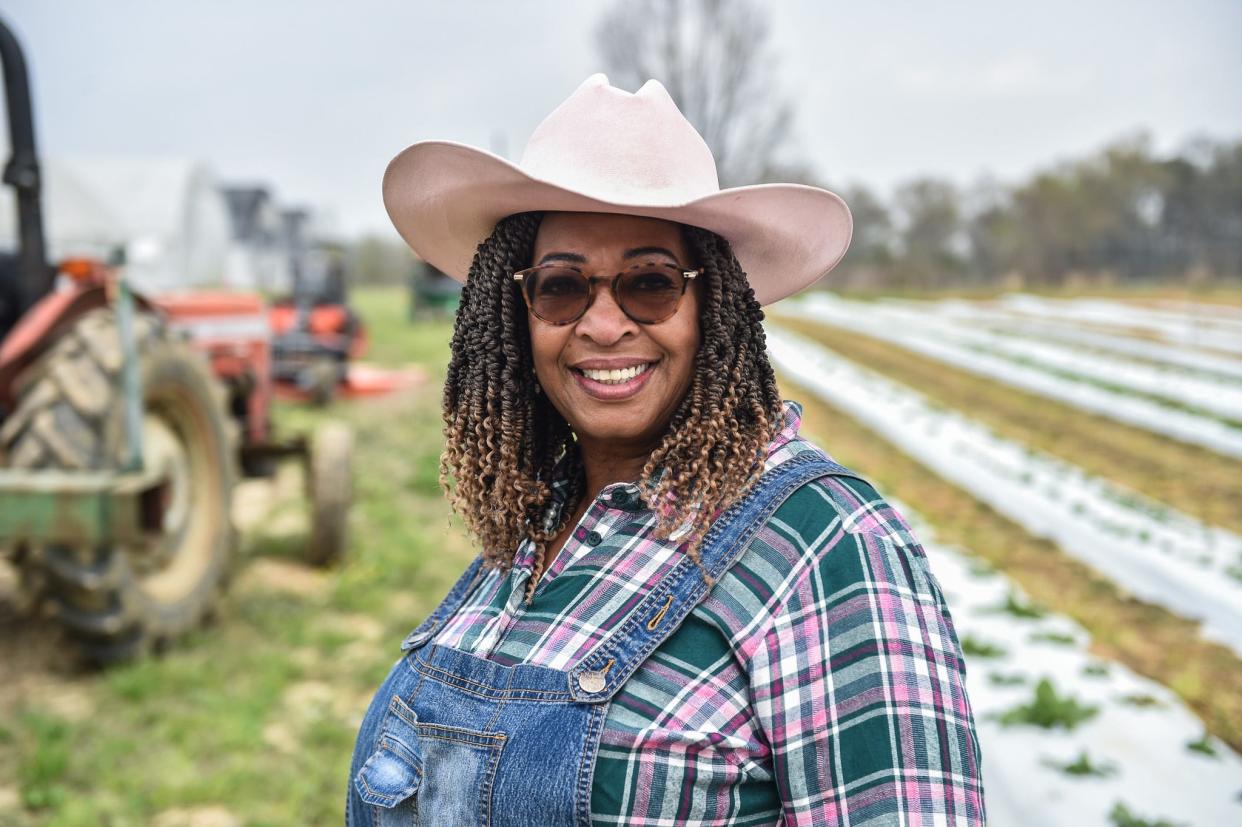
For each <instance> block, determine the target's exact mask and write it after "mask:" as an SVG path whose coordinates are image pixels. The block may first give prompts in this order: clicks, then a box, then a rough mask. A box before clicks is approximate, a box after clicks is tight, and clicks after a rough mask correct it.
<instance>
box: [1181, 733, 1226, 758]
mask: <svg viewBox="0 0 1242 827" xmlns="http://www.w3.org/2000/svg"><path fill="white" fill-rule="evenodd" d="M1186 749H1188V750H1190V751H1191V752H1198V753H1202V754H1203V755H1206V756H1208V757H1209V758H1219V757H1220V753H1219V752H1217V751H1216V747H1215V745H1213V743H1212V736H1210V735H1208V734H1207V733H1206V732H1205V733H1203V734H1202V735H1201V736H1199V738H1197V739H1196V740H1194V741H1187V742H1186Z"/></svg>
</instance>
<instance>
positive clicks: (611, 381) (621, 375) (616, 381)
mask: <svg viewBox="0 0 1242 827" xmlns="http://www.w3.org/2000/svg"><path fill="white" fill-rule="evenodd" d="M654 365H655V362H642V363H640V364H637V365H630V366H629V367H625V368H570V370H572V371H574V373H577V374H580V375H582V376H585V377H586V378H587V379H590V380H591V381H592V382H598V383H599V384H601V385H624V384H625V383H626V382H630V381H632V380H634V379H635V378H637V377H639V376H641V375H643V374H644V373H646V372H647V371H648V370H650V369H651V368H652V367H653V366H654Z"/></svg>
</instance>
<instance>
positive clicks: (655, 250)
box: [539, 247, 677, 264]
mask: <svg viewBox="0 0 1242 827" xmlns="http://www.w3.org/2000/svg"><path fill="white" fill-rule="evenodd" d="M653 254H656V255H665V256H668V257H669V258H671V259H672V260H673V261H676V260H677V256H676V255H674V254H673V252H672V251H671V250H669V249H668V248H667V247H634V248H633V249H630V250H626V251H625V252H624V253H623V254H622V255H621V257H622V258H637V257H638V256H649V255H653ZM549 261H570V262H573V263H574V264H586V263H587V260H586V256H584V255H581V254H580V253H561V252H555V253H548V254H547V255H545V256H544V257H543V258H541V259H539V263H540V264H547V263H548V262H549Z"/></svg>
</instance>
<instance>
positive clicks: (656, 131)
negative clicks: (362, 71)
mask: <svg viewBox="0 0 1242 827" xmlns="http://www.w3.org/2000/svg"><path fill="white" fill-rule="evenodd" d="M384 191H385V203H386V205H387V207H388V210H389V214H390V215H391V216H392V218H393V221H394V223H395V225H396V226H397V228H398V230H399V231H400V232H401V233H402V235H403V237H404V238H405V239H406V240H407V242H409V243H410V245H411V246H412V247H413V248H414V249H415V250H416V251H417V252H418V253H420V254H421V255H422V256H423V257H424V258H426V259H427V260H428V261H430V262H431V263H432V264H434V265H435V266H437V267H439V268H440V269H441V270H444V271H445V272H447V273H450V274H453V275H455V277H457V278H461V277H462V275H463V274H465V273H467V272H468V278H466V281H465V287H464V289H463V292H462V300H461V309H460V311H459V313H458V317H457V323H456V326H455V329H454V333H453V341H452V360H451V362H450V365H449V370H448V377H447V380H446V385H445V395H444V418H445V435H446V447H445V452H444V455H443V461H442V474H443V476H444V478H445V479H446V481H451V487H450V490H451V498H452V501H453V505H454V507H455V509H456V510H457V511H458V512H459V513H460V514H461V515H462V516H463V518H464V519H465V521H466V523H467V526H468V527H469V528H470V530H471V532H472V533H473V534H474V536H475V537H476V538H477V540H478V543H479V546H480V554H479V556H478V557H477V558H476V559H475V561H474V562H473V563H472V564H471V566H470V567H469V568H468V569H467V570H466V572H465V573H464V574H463V575H462V576H461V578H460V579H459V581H458V582H457V584H456V585H455V586H454V587H453V588H452V590H450V592H449V594H448V596H447V597H446V598H445V599H444V601H443V602H442V603H441V604H440V606H439V607H438V608H437V609H436V610H435V611H433V612H432V613H431V615H430V616H429V617H428V618H427V619H426V620H425V621H424V622H423V623H422V624H421V625H420V626H419V627H418V628H417V629H415V630H414V631H413V632H412V633H411V634H410V635H409V637H407V638H406V640H405V642H404V643H403V644H402V649H403V650H404V651H403V655H402V657H401V659H400V660H398V661H397V663H396V665H395V666H394V668H393V670H392V672H391V674H390V675H389V677H388V679H387V680H386V681H385V683H384V684H383V686H381V687H380V690H379V692H378V693H377V695H376V697H375V700H374V702H373V703H372V704H371V707H370V710H369V711H368V713H367V715H366V718H365V720H364V722H363V724H362V728H361V731H360V733H359V736H358V742H357V746H356V749H355V753H354V761H353V766H352V769H351V776H350V787H349V801H348V805H347V807H348V820H349V821H350V823H352V824H358V825H370V824H385V825H387V824H402V825H413V824H424V825H428V824H432V825H458V824H494V825H506V826H507V825H519V824H521V825H542V826H546V825H562V824H563V825H584V827H585V825H591V824H595V825H605V824H608V825H616V824H731V825H741V824H747V825H769V824H789V825H793V824H797V825H829V824H851V825H867V824H910V825H915V824H933V823H934V824H954V825H977V824H982V823H984V809H983V797H982V786H981V782H980V778H979V758H980V756H979V748H978V744H977V741H976V738H975V732H974V723H973V719H972V715H971V709H970V704H969V701H968V699H967V696H966V693H965V689H964V674H965V672H964V665H963V661H962V655H961V650H960V646H959V644H958V640H957V637H956V634H955V632H954V629H953V624H952V620H951V618H950V616H949V612H948V609H947V607H946V606H945V603H944V599H943V596H942V594H941V592H940V589H939V586H938V584H937V583H936V580H935V578H934V577H933V575H932V574H931V572H930V570H929V569H928V566H927V560H926V557H925V556H924V554H923V551H922V549H921V547H920V546H919V545H918V543H917V541H915V540H914V538H913V537H912V536H911V534H910V532H909V529H908V528H907V526H906V525H905V523H904V522H903V521H902V519H901V517H900V516H899V515H898V514H897V513H896V512H895V511H894V510H893V509H892V508H891V507H890V506H888V504H887V503H885V502H884V500H883V499H882V498H881V497H880V496H879V495H878V494H877V493H876V491H875V489H874V488H872V487H871V486H870V485H869V484H868V483H867V482H866V481H865V480H863V479H862V478H861V477H859V476H857V475H856V474H854V473H853V472H851V471H849V470H848V469H845V468H843V467H841V466H840V465H838V464H836V463H835V462H833V461H832V460H831V459H830V458H829V457H828V456H827V454H825V453H824V452H823V451H822V450H821V449H819V448H818V447H816V446H815V445H813V444H812V443H810V442H809V441H807V440H806V439H805V438H804V437H802V436H800V435H799V433H798V426H799V414H800V410H799V408H798V406H797V405H796V404H795V403H790V402H782V400H781V398H780V396H779V394H778V391H777V387H776V383H775V380H774V377H773V373H772V369H771V367H770V365H769V364H768V360H767V356H766V352H765V349H764V336H763V330H762V327H761V325H760V322H761V320H762V318H763V314H762V311H761V310H760V305H762V304H767V303H770V302H772V301H776V300H777V299H779V298H781V297H783V296H786V295H789V294H791V293H793V292H795V291H797V290H798V289H801V288H803V287H806V286H808V285H809V284H811V283H813V282H814V281H815V280H817V279H818V278H819V277H820V276H821V275H822V274H823V273H825V272H826V271H827V270H829V269H831V267H832V266H833V265H834V264H835V263H836V262H837V260H838V259H839V258H840V257H841V255H842V254H843V253H844V251H845V248H846V246H847V245H848V241H849V234H850V220H849V213H848V210H847V209H846V208H845V206H844V204H843V203H842V202H841V201H840V199H838V198H837V197H836V196H834V195H832V194H831V193H828V192H826V191H824V190H820V189H816V188H812V187H802V186H797V185H765V186H759V187H743V188H738V189H731V190H724V191H721V190H719V187H718V185H717V183H716V172H715V165H714V161H713V160H712V157H711V153H710V151H709V150H708V149H707V147H706V145H705V144H704V143H703V141H702V139H701V138H700V137H699V136H698V134H697V133H695V132H694V130H693V128H692V127H691V126H690V125H689V123H688V122H687V121H686V120H685V119H684V118H683V117H682V116H681V113H680V112H678V111H677V108H676V106H675V105H674V104H673V102H672V100H671V99H670V98H669V97H668V95H667V93H666V92H665V90H664V89H663V87H662V86H660V85H659V84H658V83H656V82H654V81H651V82H649V83H648V84H646V85H645V86H644V87H643V88H642V89H641V90H640V91H639V92H638V93H636V94H633V95H631V94H628V93H625V92H622V91H620V90H617V89H614V88H613V87H611V86H609V85H608V83H607V79H606V78H604V77H603V76H602V75H596V76H593V77H592V78H590V79H588V80H587V82H586V83H584V84H583V85H582V86H581V87H579V89H578V90H577V91H576V92H575V93H574V94H573V95H572V96H571V97H570V98H569V99H568V100H566V101H565V102H564V103H563V104H562V105H561V106H560V107H558V108H557V109H556V110H555V111H554V112H553V113H552V114H551V115H550V116H549V117H548V118H547V119H546V120H545V121H544V122H543V123H542V124H541V125H540V126H539V128H538V129H537V130H536V131H535V133H534V135H533V136H532V137H531V140H530V142H529V144H528V146H527V149H526V153H525V155H524V156H523V159H522V163H521V165H520V166H514V165H511V164H509V163H507V162H505V161H503V160H502V159H499V158H496V157H495V156H491V155H489V154H487V153H483V152H481V151H479V150H475V149H472V148H469V147H464V146H461V145H457V144H449V143H443V142H424V143H420V144H415V145H414V146H412V147H410V148H409V149H407V150H406V151H405V152H404V153H402V154H401V155H399V156H398V157H397V158H396V159H394V161H393V163H392V164H391V165H390V166H389V169H388V173H387V175H386V176H385V188H384Z"/></svg>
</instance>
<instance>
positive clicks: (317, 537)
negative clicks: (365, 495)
mask: <svg viewBox="0 0 1242 827" xmlns="http://www.w3.org/2000/svg"><path fill="white" fill-rule="evenodd" d="M353 453H354V436H353V432H351V431H350V430H349V428H348V427H347V426H346V425H343V424H341V423H339V422H329V423H326V424H324V425H321V426H320V427H319V428H318V429H316V431H315V434H314V437H313V439H312V440H311V453H310V461H309V463H308V466H309V471H310V474H309V479H308V480H307V482H308V483H309V486H308V487H309V489H310V490H309V494H310V503H311V542H310V548H309V549H308V552H307V556H308V558H309V560H310V562H311V563H313V564H315V565H318V566H326V565H329V564H331V563H335V562H337V561H338V560H340V559H341V557H342V556H343V555H344V553H345V545H346V543H347V541H348V534H349V532H348V528H349V506H350V503H351V501H352V500H353Z"/></svg>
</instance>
